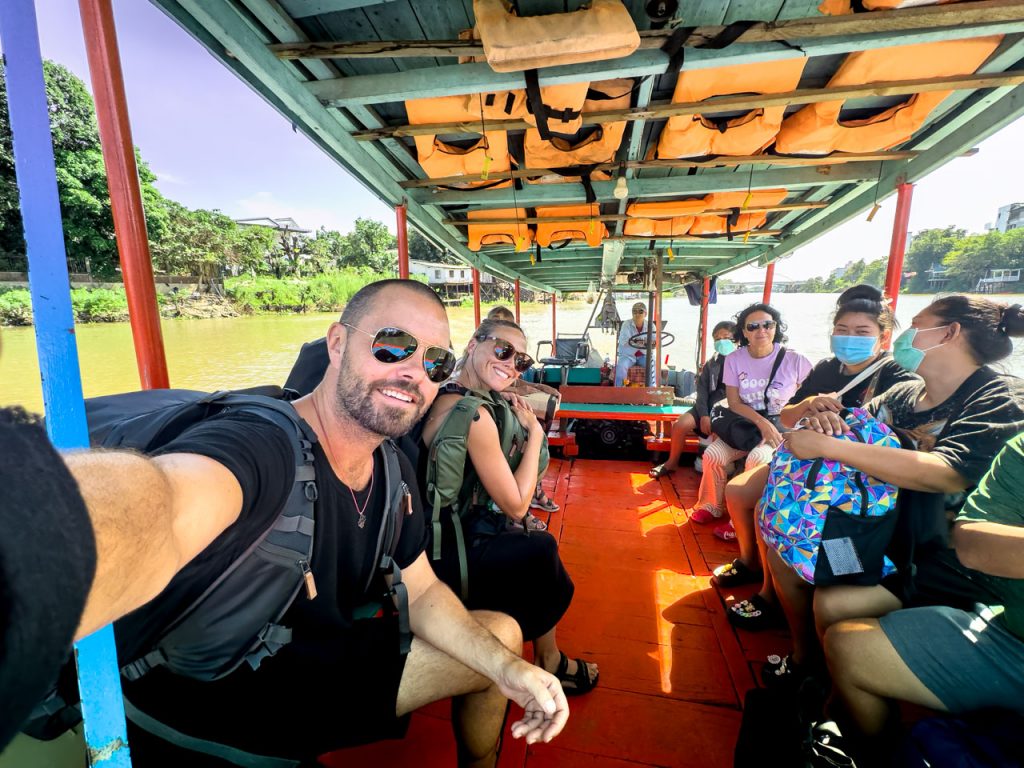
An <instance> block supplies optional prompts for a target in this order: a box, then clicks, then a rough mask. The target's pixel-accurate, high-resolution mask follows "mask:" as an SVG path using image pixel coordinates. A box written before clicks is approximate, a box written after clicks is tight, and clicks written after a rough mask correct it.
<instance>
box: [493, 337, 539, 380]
mask: <svg viewBox="0 0 1024 768" xmlns="http://www.w3.org/2000/svg"><path fill="white" fill-rule="evenodd" d="M480 341H493V342H494V356H495V357H496V358H498V359H499V360H501V361H502V362H505V361H506V360H508V359H509V358H512V357H514V358H515V359H514V360H513V361H512V366H513V367H514V368H515V369H516V373H525V372H526V371H528V370H530V367H531V366H532V365H533V358H532V357H530V356H529V355H528V354H526V353H525V352H516V348H515V347H514V346H512V342H510V341H505V340H504V339H499V338H498V337H497V336H484V337H483V338H481V339H480Z"/></svg>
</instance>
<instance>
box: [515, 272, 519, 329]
mask: <svg viewBox="0 0 1024 768" xmlns="http://www.w3.org/2000/svg"><path fill="white" fill-rule="evenodd" d="M514 293H515V297H516V324H518V323H519V278H518V277H517V278H516V287H515V290H514Z"/></svg>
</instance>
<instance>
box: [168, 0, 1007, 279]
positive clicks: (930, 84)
mask: <svg viewBox="0 0 1024 768" xmlns="http://www.w3.org/2000/svg"><path fill="white" fill-rule="evenodd" d="M151 2H153V3H154V4H155V5H157V6H158V7H160V8H161V9H162V10H164V11H165V12H166V13H167V14H168V15H169V16H171V17H172V18H174V19H175V20H176V21H177V22H178V23H179V24H180V25H181V26H182V27H183V28H185V29H186V30H187V31H188V32H189V33H190V34H191V35H192V36H193V37H195V38H196V39H197V40H198V41H199V42H200V43H201V44H202V45H204V46H205V47H206V48H207V49H208V50H209V51H210V53H211V54H212V55H214V56H215V57H216V58H218V59H219V60H220V61H221V62H223V63H224V64H225V66H227V67H228V68H229V69H231V70H232V71H233V72H235V74H237V75H238V77H240V78H241V79H242V80H244V81H245V82H247V83H248V84H249V85H250V86H251V87H252V88H253V89H255V90H256V91H257V92H258V93H259V94H260V95H261V96H263V98H265V99H266V100H267V101H268V102H269V103H270V104H272V105H273V106H274V107H275V108H276V109H277V110H278V111H279V112H280V113H281V114H282V115H284V116H285V117H286V118H287V119H288V120H290V121H291V122H292V123H293V124H294V125H295V126H296V127H297V129H298V130H301V131H302V132H304V133H305V134H306V135H307V136H308V137H309V138H310V139H311V140H312V141H313V142H314V143H316V144H317V145H318V146H319V147H320V148H322V149H323V151H324V152H326V153H327V154H328V155H329V156H330V157H332V158H333V159H334V160H335V161H336V162H338V163H339V164H340V165H342V166H343V167H344V168H345V169H346V170H348V171H349V172H350V173H351V174H352V175H353V176H355V177H356V178H357V179H359V180H360V181H361V182H362V183H363V184H364V185H365V187H366V188H367V189H368V190H369V191H370V192H372V193H373V194H374V195H376V196H377V197H379V198H380V199H381V200H382V201H384V202H385V203H387V204H389V205H398V204H400V203H402V202H403V201H405V202H406V203H407V206H408V216H409V219H410V221H411V222H412V224H413V225H414V226H415V227H416V228H417V229H418V230H419V231H420V232H422V233H423V234H424V235H425V236H426V237H428V238H429V239H430V240H432V241H434V242H435V243H436V244H438V245H439V246H442V247H443V248H445V249H447V250H449V251H451V252H452V253H453V254H455V255H456V256H458V257H459V258H460V259H462V260H464V261H465V262H467V263H469V264H472V265H473V266H475V267H477V268H479V269H480V270H481V271H483V272H487V273H491V274H493V275H495V276H498V277H501V278H505V279H509V280H513V279H517V278H518V279H521V281H522V284H523V285H524V286H528V287H532V288H535V289H539V290H545V291H556V292H561V291H582V290H586V289H587V288H588V287H589V286H592V285H595V284H602V285H606V286H614V285H615V284H617V283H618V284H623V287H624V288H625V287H627V285H625V284H626V283H627V282H629V283H634V285H632V286H631V287H632V289H634V290H635V289H636V287H637V286H636V285H635V283H636V282H637V281H638V280H640V278H632V279H631V278H629V277H628V276H629V275H641V274H643V272H644V269H645V266H647V267H648V268H649V267H650V265H651V263H652V259H651V257H659V256H660V257H662V258H661V264H662V268H663V270H664V274H665V282H666V284H667V285H673V284H679V283H685V282H689V281H692V280H695V279H698V278H702V277H705V276H709V275H718V274H723V273H726V272H729V271H731V270H734V269H736V268H738V267H741V266H745V265H748V264H758V265H765V264H768V263H771V262H773V261H775V260H776V259H779V258H781V257H783V256H785V255H786V254H788V253H790V252H792V251H793V250H794V249H796V248H799V247H801V246H802V245H805V244H806V243H808V242H810V241H811V240H813V239H814V238H816V237H818V236H820V235H822V234H823V233H825V232H827V231H829V230H830V229H832V228H834V227H836V226H838V225H840V224H842V223H843V222H845V221H847V220H849V219H851V218H852V217H854V216H858V215H862V214H864V213H865V212H867V211H870V210H871V209H872V208H873V206H875V205H876V204H877V203H878V202H880V201H882V200H884V199H885V198H886V197H887V196H889V195H891V194H892V193H893V192H894V191H895V190H896V188H897V187H898V185H899V184H901V183H913V182H916V181H918V180H920V179H921V178H923V177H924V176H926V175H927V174H928V173H930V172H931V171H933V170H935V169H936V168H938V167H940V166H942V165H943V164H945V163H946V162H948V161H949V160H951V159H953V158H956V157H959V156H962V155H964V154H965V153H968V152H970V151H971V150H972V148H974V147H975V146H976V145H977V143H978V142H980V141H981V140H983V139H984V138H986V137H987V136H989V135H991V134H992V133H994V132H996V131H997V130H999V129H1000V128H1002V127H1003V126H1005V125H1007V124H1009V123H1010V122H1012V121H1013V120H1015V119H1016V118H1017V117H1019V116H1020V115H1021V114H1022V113H1024V86H1022V85H1021V83H1024V76H1022V74H1021V72H1020V71H1019V70H1021V69H1024V61H1022V60H1024V0H980V1H977V2H964V3H954V4H944V5H937V6H931V7H913V8H906V9H899V10H879V11H871V12H859V13H849V14H843V15H830V16H826V15H823V14H822V13H821V11H819V9H818V3H819V0H692V1H688V2H685V3H680V4H679V6H680V9H679V10H678V11H676V14H675V17H674V18H673V19H671V20H670V21H669V22H668V23H667V24H665V25H664V26H662V27H661V28H660V29H652V26H658V25H657V24H656V23H654V22H652V20H651V19H650V17H649V16H648V15H647V12H646V10H645V6H647V5H649V3H648V2H647V0H623V5H624V6H625V8H626V9H627V10H628V11H629V14H630V15H631V16H632V19H633V21H634V23H635V25H636V28H637V30H638V31H639V33H640V38H641V44H640V47H639V48H637V49H636V50H635V51H634V52H633V53H631V54H629V55H627V56H623V57H620V58H613V59H607V60H603V61H590V62H586V63H576V64H566V65H561V66H552V67H547V68H542V69H539V70H538V79H539V83H540V85H541V86H546V85H556V84H566V83H572V82H580V81H591V82H593V81H599V80H609V79H613V78H634V86H633V88H632V90H633V93H632V106H631V108H630V109H629V110H625V111H623V112H622V114H621V115H618V117H621V118H622V119H624V120H627V121H628V129H627V130H626V132H625V136H624V139H623V141H622V143H621V146H620V147H619V149H618V154H617V155H616V157H615V159H614V161H613V162H612V163H609V164H608V166H607V169H608V170H609V172H610V176H611V179H610V180H603V181H594V183H593V190H594V193H595V195H596V198H597V202H598V203H599V204H600V213H601V216H602V221H603V222H604V224H605V225H606V226H607V227H608V231H609V234H608V236H607V237H605V238H604V239H603V242H601V244H600V245H598V246H596V247H590V246H587V245H586V244H585V243H583V242H580V241H572V242H571V243H569V244H568V246H567V247H564V248H561V249H558V250H554V251H547V250H545V251H544V252H543V254H542V258H541V259H540V260H537V259H536V258H535V254H534V251H533V249H532V248H531V249H528V250H525V251H522V252H517V251H516V249H515V247H514V246H512V245H505V246H500V245H499V246H484V247H483V248H482V249H481V250H480V251H479V252H476V253H474V252H471V251H470V250H469V249H468V248H467V229H466V226H465V224H464V223H460V222H464V221H465V219H466V216H467V213H468V212H469V211H483V212H486V211H488V210H499V211H500V210H507V209H509V208H519V209H522V210H526V211H533V210H535V209H536V208H538V207H551V206H559V205H569V204H576V205H581V204H584V201H585V197H584V195H585V192H584V188H583V186H582V185H581V184H580V183H579V182H578V180H576V179H574V178H568V179H561V180H560V182H559V183H549V184H530V183H526V184H516V185H509V186H505V187H499V188H487V189H458V188H445V186H444V185H441V184H438V183H436V182H435V181H434V180H431V179H425V178H424V176H425V174H424V171H423V169H422V168H421V167H420V165H419V163H418V162H417V154H416V148H415V145H414V140H413V138H412V136H411V134H412V133H414V132H415V130H410V127H409V126H408V125H407V123H408V116H407V113H406V109H405V101H406V100H407V99H421V98H433V97H440V96H452V95H459V94H472V93H482V92H493V91H501V90H507V89H515V88H523V83H524V76H523V73H522V72H496V71H494V70H493V69H492V68H491V66H490V65H489V64H488V63H487V62H486V61H482V60H481V61H473V62H470V63H459V56H463V57H472V56H476V57H481V56H482V54H483V50H482V48H481V47H480V45H479V43H476V42H473V41H472V40H465V39H462V40H460V33H463V32H464V30H469V29H471V28H473V26H474V9H473V0H430V2H420V1H415V2H414V0H383V1H381V0H235V1H234V2H212V3H211V2H202V0H151ZM829 2H831V3H832V4H833V5H835V4H836V3H835V0H829ZM581 5H582V3H581V2H579V0H518V2H517V7H518V11H519V13H520V14H521V15H522V16H533V15H540V14H554V13H564V12H568V11H574V10H577V9H578V8H580V6H581ZM858 5H859V4H858ZM823 7H824V4H823ZM676 30H682V31H681V32H677V31H676ZM673 32H675V33H676V34H675V39H676V40H677V41H682V44H683V48H682V53H683V55H682V57H681V59H682V63H681V66H680V69H679V71H681V72H684V73H685V72H688V71H691V70H698V69H712V68H718V67H724V66H730V65H734V64H748V63H749V64H757V63H765V62H771V61H776V60H784V59H792V58H796V57H800V58H805V59H806V63H805V66H804V68H803V73H802V76H801V79H800V81H799V84H798V87H797V89H795V90H791V91H786V92H785V93H782V94H773V95H771V96H763V95H758V94H750V93H746V94H739V95H738V96H737V95H733V96H731V97H730V96H723V97H719V98H721V99H731V101H728V100H727V101H725V102H723V103H722V104H721V105H718V106H717V108H716V109H711V108H709V107H708V103H705V104H704V107H703V108H702V109H701V110H700V111H701V112H702V113H703V114H705V115H709V114H711V115H716V116H719V117H721V116H723V115H725V116H728V115H736V114H741V113H742V112H743V111H745V110H750V109H756V108H758V107H759V105H760V106H764V105H776V106H777V105H779V104H780V103H781V104H785V105H786V106H785V108H786V115H787V116H789V115H791V114H792V113H794V112H796V111H797V110H799V109H801V108H803V107H805V106H806V105H807V104H810V103H816V102H822V101H826V100H835V99H836V96H837V95H841V96H842V98H843V99H845V100H846V105H845V106H846V108H847V109H850V110H853V111H852V112H845V111H844V113H843V114H844V119H847V117H848V116H849V117H852V118H854V119H855V118H856V117H857V116H858V115H859V114H860V115H871V114H874V113H877V112H878V110H880V109H883V108H886V107H890V106H892V105H894V104H896V103H898V102H900V101H903V100H905V99H906V98H907V94H910V93H914V92H918V91H923V92H931V91H938V90H945V89H949V90H950V94H949V95H948V96H947V97H946V98H945V99H943V101H942V102H941V103H940V104H939V105H938V107H936V108H935V109H933V110H932V111H931V112H930V113H929V114H928V116H927V119H926V120H925V121H924V123H923V125H922V126H921V127H920V128H919V129H918V130H917V131H915V132H914V133H913V135H912V137H911V138H909V139H908V140H905V141H902V142H901V143H899V144H897V145H895V146H891V147H887V148H885V149H884V150H878V151H874V152H870V153H867V152H862V153H856V154H842V153H834V154H832V155H829V156H827V157H806V156H804V157H796V156H780V155H778V154H775V153H772V152H771V150H770V149H769V150H768V151H767V152H761V153H758V154H756V155H746V156H736V157H724V156H719V157H705V158H701V159H700V160H667V161H666V160H658V161H652V160H651V159H650V158H651V157H652V156H653V151H654V149H655V148H656V146H657V144H658V140H659V136H660V135H661V133H662V131H663V130H664V127H665V124H666V120H667V117H668V116H670V115H671V114H682V115H693V114H694V111H695V110H694V109H692V108H690V109H689V111H687V108H686V107H685V105H684V106H682V107H680V105H679V104H676V105H675V107H676V108H677V111H676V112H669V111H668V110H669V109H670V108H671V107H672V105H671V99H672V96H673V92H674V90H675V85H676V81H677V78H678V76H679V75H678V73H677V72H676V71H673V70H674V67H673V66H671V65H670V63H671V62H673V58H674V59H675V63H678V61H679V58H680V57H678V56H676V57H672V56H670V52H667V51H666V50H663V46H664V44H665V43H666V42H667V41H669V40H670V39H671V36H672V34H673ZM993 34H1000V35H1002V36H1003V37H1002V38H1001V41H1000V42H999V43H998V46H997V47H996V48H995V50H994V52H993V53H992V54H991V55H990V56H989V57H988V58H987V60H985V62H984V63H983V64H982V65H981V66H980V67H979V68H978V69H977V70H976V74H973V75H970V76H961V77H944V78H925V79H921V78H920V77H917V78H914V77H906V75H901V73H900V72H899V71H892V72H886V74H885V80H886V83H887V84H886V86H884V87H882V86H878V85H875V86H870V85H863V84H859V83H858V84H855V85H854V86H852V87H851V86H846V87H845V90H840V91H836V90H835V87H833V89H832V90H833V93H831V94H830V91H829V80H830V79H831V77H832V75H833V74H834V73H835V72H836V70H837V68H838V67H839V66H840V64H841V63H842V61H843V60H844V58H845V57H846V55H847V54H850V53H855V52H858V51H865V50H871V49H881V48H892V47H894V46H901V45H911V44H917V43H929V42H937V41H945V40H957V39H966V38H977V37H982V36H986V35H993ZM463 37H465V35H463ZM734 37H735V40H733V39H732V38H734ZM375 43H376V44H375ZM381 43H383V44H381ZM896 68H897V67H894V69H896ZM691 107H692V105H691ZM494 127H498V128H502V129H507V131H508V136H509V140H510V144H515V142H517V141H520V140H521V139H520V138H519V137H521V135H522V133H523V131H524V128H525V127H526V126H525V125H524V124H523V123H522V122H521V121H512V122H510V123H508V124H507V125H495V126H494ZM472 130H473V129H472V127H469V128H466V127H465V126H463V128H462V129H458V128H455V129H453V128H452V126H447V130H445V131H444V133H445V135H446V136H447V134H449V133H453V134H469V133H471V132H472ZM438 132H440V131H438ZM513 154H514V153H513ZM525 170H530V169H525ZM618 176H624V177H625V178H626V179H627V184H628V197H627V198H626V199H623V200H620V199H617V198H616V197H615V196H614V194H613V192H614V190H615V184H616V178H617V177H618ZM449 186H450V185H449ZM767 189H785V190H786V195H785V198H784V199H783V201H782V202H781V203H780V204H776V205H773V206H768V207H769V208H771V210H769V211H767V220H766V221H765V222H764V223H763V224H762V225H761V226H760V227H758V228H757V229H755V230H754V231H753V232H751V233H750V234H749V235H745V234H738V235H732V236H729V235H726V234H721V235H717V236H710V237H703V238H696V237H690V236H681V237H673V238H655V239H653V240H652V239H650V238H648V237H639V236H628V235H626V234H624V231H623V230H624V223H625V219H626V214H627V209H628V207H629V206H630V205H632V204H634V203H638V202H659V201H660V202H663V201H666V200H679V199H689V198H699V197H702V196H706V195H708V194H712V193H717V192H742V193H744V194H746V193H747V192H748V191H754V192H756V191H757V190H767ZM477 215H484V216H486V213H483V214H477ZM506 215H507V214H506ZM496 216H497V217H500V214H496ZM583 226H586V225H583ZM590 226H593V224H591V225H590ZM669 248H671V249H672V253H671V257H670V258H665V257H666V256H667V255H668V250H669Z"/></svg>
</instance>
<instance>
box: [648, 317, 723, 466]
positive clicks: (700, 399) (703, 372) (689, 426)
mask: <svg viewBox="0 0 1024 768" xmlns="http://www.w3.org/2000/svg"><path fill="white" fill-rule="evenodd" d="M735 330H736V323H734V322H732V321H731V320H723V321H722V322H720V323H719V324H718V325H716V326H715V328H714V330H713V331H712V332H711V339H712V340H713V341H714V344H715V354H714V355H712V356H711V358H710V359H709V360H708V361H707V362H706V363H704V367H703V368H701V369H700V373H699V374H698V375H697V382H696V387H697V400H696V402H695V403H694V405H693V410H692V411H689V412H688V413H684V414H683V415H682V416H680V417H679V418H678V419H676V423H675V424H673V425H672V447H671V448H670V450H669V454H668V460H667V461H666V462H665V463H664V464H659V465H658V466H656V467H654V468H653V469H652V470H651V471H650V475H651V477H661V476H662V475H668V474H671V473H672V472H675V471H676V470H677V469H679V457H680V456H682V455H683V445H684V444H685V442H686V438H688V437H691V436H693V435H700V436H701V437H710V436H711V406H713V405H714V404H715V403H717V402H718V401H719V400H723V399H725V384H724V382H723V381H722V364H723V362H724V361H725V356H726V355H728V354H729V353H730V352H732V351H733V350H734V349H736V342H734V341H733V340H732V335H733V333H734V332H735Z"/></svg>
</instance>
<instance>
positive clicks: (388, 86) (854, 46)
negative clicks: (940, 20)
mask: <svg viewBox="0 0 1024 768" xmlns="http://www.w3.org/2000/svg"><path fill="white" fill-rule="evenodd" d="M956 11H957V8H955V7H953V8H951V15H950V17H949V18H950V19H951V22H950V23H954V24H955V13H956ZM1017 32H1024V20H1019V21H1002V22H993V23H989V24H975V25H958V26H951V27H943V28H939V29H930V30H921V31H917V32H902V31H895V32H880V33H878V34H875V35H870V34H858V35H849V36H845V37H835V38H825V39H805V40H801V39H795V40H792V41H789V43H790V45H792V46H793V47H789V46H788V45H783V44H779V43H750V44H742V45H740V44H733V45H731V46H729V47H727V48H724V49H722V50H712V49H706V48H693V49H687V53H686V61H685V62H684V63H683V69H684V70H692V69H711V68H718V67H727V66H731V65H733V64H754V63H759V62H766V61H778V60H780V59H790V58H798V57H799V58H806V57H809V56H829V55H832V54H839V53H850V52H853V51H863V50H869V49H875V48H888V47H892V46H899V45H911V44H914V43H927V42H938V41H941V40H960V39H964V38H970V37H981V36H984V35H995V34H1012V33H1017ZM668 63H669V57H668V55H667V54H665V53H664V52H663V51H661V50H657V49H654V50H643V49H642V50H638V51H637V52H636V53H633V54H631V55H629V56H625V57H623V58H619V59H610V60H606V61H594V62H588V63H586V64H574V65H571V66H563V67H545V68H543V69H540V70H539V71H538V77H539V80H540V84H541V85H563V84H566V83H578V82H580V81H584V80H591V81H592V80H610V79H612V78H618V77H647V76H657V75H661V74H664V73H665V71H666V69H667V68H668ZM523 87H524V85H523V74H522V73H521V72H495V71H494V70H493V69H491V67H490V65H489V64H487V63H486V62H478V63H472V64H448V65H444V66H440V67H426V68H422V69H410V70H406V71H404V72H397V73H394V74H382V75H360V76H357V77H343V78H336V79H333V80H318V81H313V82H310V83H307V84H306V88H308V89H309V92H310V93H311V94H312V95H313V96H315V97H316V98H318V99H319V100H320V101H322V102H323V103H325V104H329V105H332V106H346V107H347V106H352V105H354V104H380V103H384V102H392V101H405V100H406V99H423V98H433V97H436V96H454V95H458V94H466V93H481V92H488V91H505V90H511V89H515V88H523Z"/></svg>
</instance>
